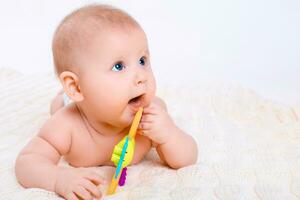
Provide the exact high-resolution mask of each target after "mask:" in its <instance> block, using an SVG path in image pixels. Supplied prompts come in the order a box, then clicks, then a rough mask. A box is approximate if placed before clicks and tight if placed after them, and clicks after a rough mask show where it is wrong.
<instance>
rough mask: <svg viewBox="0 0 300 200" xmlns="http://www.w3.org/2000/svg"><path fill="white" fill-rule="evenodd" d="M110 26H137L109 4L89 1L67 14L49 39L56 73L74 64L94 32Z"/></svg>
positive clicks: (130, 18)
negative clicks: (87, 3)
mask: <svg viewBox="0 0 300 200" xmlns="http://www.w3.org/2000/svg"><path fill="white" fill-rule="evenodd" d="M113 28H125V29H128V28H141V27H140V25H139V24H138V23H137V22H136V21H135V20H134V19H133V18H132V17H131V16H130V15H129V14H127V13H126V12H124V11H123V10H121V9H118V8H115V7H113V6H110V5H103V4H92V5H88V6H84V7H82V8H79V9H77V10H75V11H73V12H72V13H70V14H69V15H67V16H66V17H65V18H64V19H63V20H62V22H61V23H60V24H59V26H58V27H57V29H56V31H55V33H54V37H53V42H52V52H53V61H54V66H55V72H56V74H57V75H59V74H60V73H61V72H63V71H66V70H71V69H72V68H73V67H77V66H76V65H77V64H78V63H77V61H78V59H79V56H80V53H82V52H84V50H85V48H87V45H88V44H89V43H90V41H91V40H92V39H93V37H94V36H95V34H97V33H99V32H101V31H105V30H111V29H113Z"/></svg>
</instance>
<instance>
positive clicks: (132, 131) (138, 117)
mask: <svg viewBox="0 0 300 200" xmlns="http://www.w3.org/2000/svg"><path fill="white" fill-rule="evenodd" d="M142 114H143V108H142V107H140V108H139V110H138V111H137V113H136V114H135V117H134V119H133V122H132V125H131V127H130V130H129V134H128V137H129V138H134V137H135V134H136V130H137V128H138V125H139V123H140V120H141V118H142Z"/></svg>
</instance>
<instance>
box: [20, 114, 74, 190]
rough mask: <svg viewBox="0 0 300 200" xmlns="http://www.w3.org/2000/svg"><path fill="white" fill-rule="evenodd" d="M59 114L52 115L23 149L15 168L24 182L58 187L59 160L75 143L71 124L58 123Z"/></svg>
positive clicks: (50, 187) (51, 187) (45, 187)
mask: <svg viewBox="0 0 300 200" xmlns="http://www.w3.org/2000/svg"><path fill="white" fill-rule="evenodd" d="M59 117H60V116H59V115H54V116H53V117H51V118H50V119H49V120H48V121H47V122H46V123H45V124H44V125H43V126H42V128H41V129H40V131H39V133H38V135H37V136H35V137H34V138H33V139H32V140H31V141H30V142H29V143H28V144H27V145H26V146H25V148H24V149H23V150H22V151H21V152H20V154H19V156H18V158H17V160H16V168H15V170H16V176H17V178H18V180H19V182H20V183H21V184H22V185H23V186H25V187H38V188H44V189H46V190H49V191H55V182H56V177H57V174H58V170H59V168H58V167H57V163H58V161H59V159H60V157H61V155H64V154H66V153H67V152H68V150H69V148H70V143H71V134H70V128H69V127H68V125H67V124H65V123H61V124H58V118H59Z"/></svg>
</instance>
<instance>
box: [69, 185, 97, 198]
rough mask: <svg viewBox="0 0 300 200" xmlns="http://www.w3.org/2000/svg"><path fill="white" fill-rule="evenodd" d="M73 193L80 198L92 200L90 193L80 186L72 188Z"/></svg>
mask: <svg viewBox="0 0 300 200" xmlns="http://www.w3.org/2000/svg"><path fill="white" fill-rule="evenodd" d="M74 193H75V194H76V195H77V196H79V197H80V198H82V199H87V200H93V197H92V195H91V193H89V192H88V191H87V190H86V189H84V188H83V187H82V186H78V187H76V188H75V189H74Z"/></svg>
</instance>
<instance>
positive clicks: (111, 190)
mask: <svg viewBox="0 0 300 200" xmlns="http://www.w3.org/2000/svg"><path fill="white" fill-rule="evenodd" d="M120 174H121V173H119V176H118V178H116V179H115V178H113V179H112V180H111V182H110V185H109V188H108V190H107V192H106V194H107V195H111V194H114V193H115V191H116V189H117V187H118V184H119V179H120ZM115 176H116V172H115V174H114V176H113V177H115Z"/></svg>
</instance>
